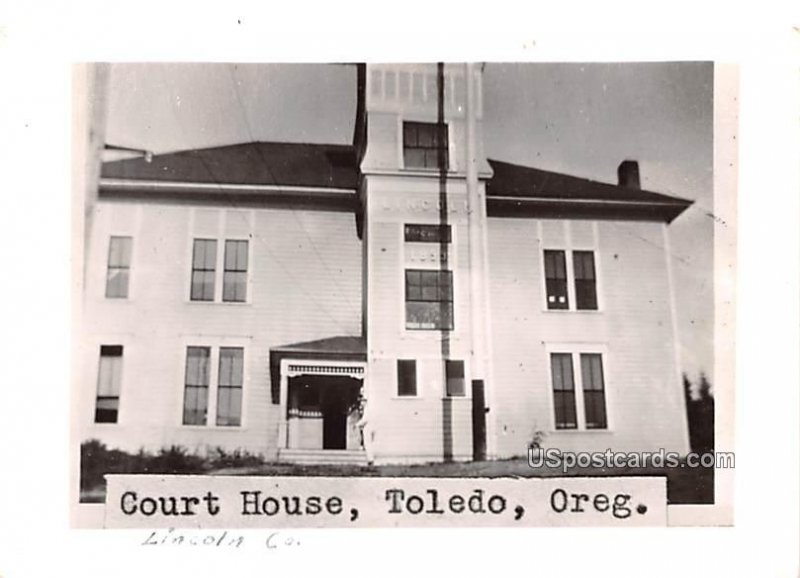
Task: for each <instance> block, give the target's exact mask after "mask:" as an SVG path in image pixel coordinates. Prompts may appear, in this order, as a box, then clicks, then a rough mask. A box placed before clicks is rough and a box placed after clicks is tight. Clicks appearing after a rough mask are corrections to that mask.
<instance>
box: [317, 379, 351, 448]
mask: <svg viewBox="0 0 800 578" xmlns="http://www.w3.org/2000/svg"><path fill="white" fill-rule="evenodd" d="M337 389H338V388H331V389H329V390H327V391H325V395H324V397H323V400H322V449H325V450H344V449H347V401H346V400H345V399H344V396H343V395H342V392H340V391H337Z"/></svg>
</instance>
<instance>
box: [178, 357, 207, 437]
mask: <svg viewBox="0 0 800 578" xmlns="http://www.w3.org/2000/svg"><path fill="white" fill-rule="evenodd" d="M210 365H211V348H210V347H189V348H187V350H186V380H185V383H186V390H185V392H184V398H183V425H206V416H207V414H208V388H209V385H210V379H209V378H210V371H209V369H210Z"/></svg>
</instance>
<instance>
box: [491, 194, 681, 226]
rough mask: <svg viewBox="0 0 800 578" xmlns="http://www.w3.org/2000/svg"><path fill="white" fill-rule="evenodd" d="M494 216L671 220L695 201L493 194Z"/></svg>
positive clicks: (492, 207)
mask: <svg viewBox="0 0 800 578" xmlns="http://www.w3.org/2000/svg"><path fill="white" fill-rule="evenodd" d="M486 202H487V214H488V215H489V216H490V217H510V218H514V217H516V218H526V217H527V218H531V217H540V218H551V219H605V220H631V221H662V222H665V223H671V222H672V221H673V220H675V218H677V217H678V216H679V215H680V214H681V213H683V211H685V210H686V209H687V208H688V207H689V206H691V204H692V201H687V200H683V199H674V200H669V201H662V200H658V201H656V200H654V201H645V200H642V201H633V200H618V199H613V200H611V199H553V198H545V197H516V196H501V195H493V196H488V197H487V201H486Z"/></svg>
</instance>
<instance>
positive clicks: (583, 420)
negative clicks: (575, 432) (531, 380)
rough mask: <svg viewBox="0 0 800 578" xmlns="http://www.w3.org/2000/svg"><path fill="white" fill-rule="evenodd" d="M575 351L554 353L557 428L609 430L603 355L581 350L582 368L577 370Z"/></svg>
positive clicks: (552, 366)
mask: <svg viewBox="0 0 800 578" xmlns="http://www.w3.org/2000/svg"><path fill="white" fill-rule="evenodd" d="M573 355H575V354H573V353H551V354H550V370H551V374H552V380H553V405H554V410H555V427H556V429H607V428H608V419H607V416H606V397H605V381H604V379H603V356H602V355H601V354H599V353H580V354H577V355H578V356H579V359H580V366H581V371H580V375H579V376H576V375H575V374H574V372H573Z"/></svg>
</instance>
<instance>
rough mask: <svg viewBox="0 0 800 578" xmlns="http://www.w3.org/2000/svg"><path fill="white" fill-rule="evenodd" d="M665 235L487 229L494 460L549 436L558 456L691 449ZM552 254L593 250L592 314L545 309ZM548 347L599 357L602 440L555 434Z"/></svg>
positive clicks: (607, 224)
mask: <svg viewBox="0 0 800 578" xmlns="http://www.w3.org/2000/svg"><path fill="white" fill-rule="evenodd" d="M663 226H664V225H662V224H658V223H632V222H614V221H600V222H590V221H573V222H567V221H557V220H543V221H541V222H537V220H533V219H489V229H488V230H489V262H490V293H491V299H490V303H491V327H492V329H491V333H492V348H493V351H494V358H493V375H492V380H491V382H490V383H489V384H488V385H489V387H491V388H493V392H492V396H493V397H492V399H493V400H494V404H495V407H492V408H491V412H490V414H489V417H490V419H492V420H493V424H492V425H493V426H494V429H495V431H496V440H495V442H496V454H497V455H498V456H500V457H506V456H512V455H524V454H525V452H526V449H527V445H528V442H529V441H530V440H531V438H532V437H533V434H534V432H535V431H536V430H542V431H544V432H546V438H545V441H544V445H545V446H546V447H558V448H561V449H563V450H592V451H596V450H600V451H602V450H605V449H606V448H613V449H618V450H655V449H658V448H661V447H664V448H666V449H667V450H676V451H681V452H685V451H688V443H687V437H686V435H687V434H686V422H685V412H684V403H683V393H682V389H681V381H680V375H679V371H678V368H677V367H676V366H675V359H676V357H675V350H674V347H675V340H674V337H675V336H674V335H673V331H672V325H671V319H670V304H669V298H670V295H669V291H670V288H669V282H668V277H667V266H666V255H665V252H664V249H663V247H662V245H663V238H662V227H663ZM590 233H591V234H590ZM549 247H558V248H564V247H566V248H570V247H574V248H576V249H586V248H588V247H593V249H594V251H595V259H596V266H597V272H598V293H599V301H600V308H601V309H600V310H599V311H548V310H547V309H546V308H545V299H544V296H543V291H544V283H543V279H542V271H543V266H542V250H543V249H545V248H549ZM572 305H573V306H574V303H573V304H572ZM548 347H549V348H550V349H549V350H550V351H552V350H555V351H558V350H559V348H564V349H566V348H568V347H571V348H574V349H573V350H574V351H581V350H585V351H590V350H593V349H597V348H599V350H601V351H603V365H604V374H605V383H606V392H607V394H606V395H607V408H608V414H609V421H610V423H609V426H610V427H609V430H608V431H567V432H565V431H555V430H554V429H553V427H554V426H553V408H552V401H551V399H552V396H551V393H550V388H551V387H552V386H551V383H550V373H549V372H550V370H549V359H548V355H549V354H548ZM576 361H577V360H576ZM576 371H579V367H576Z"/></svg>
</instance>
